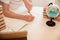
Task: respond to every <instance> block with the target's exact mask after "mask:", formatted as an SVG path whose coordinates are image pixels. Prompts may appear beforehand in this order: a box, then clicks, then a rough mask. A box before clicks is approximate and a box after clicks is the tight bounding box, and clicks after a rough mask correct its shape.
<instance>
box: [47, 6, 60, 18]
mask: <svg viewBox="0 0 60 40" xmlns="http://www.w3.org/2000/svg"><path fill="white" fill-rule="evenodd" d="M46 13H47V15H48V17H51V18H55V17H57V16H58V15H59V8H58V6H56V5H51V6H48V9H47V10H46Z"/></svg>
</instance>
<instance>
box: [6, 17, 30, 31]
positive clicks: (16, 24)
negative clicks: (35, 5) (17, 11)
mask: <svg viewBox="0 0 60 40" xmlns="http://www.w3.org/2000/svg"><path fill="white" fill-rule="evenodd" d="M5 22H6V26H7V27H8V28H9V29H11V30H12V31H14V32H16V31H18V30H20V29H23V28H24V27H23V26H24V25H26V24H27V25H26V26H28V25H29V22H27V21H24V20H20V19H13V18H7V17H5ZM22 27H23V28H22Z"/></svg>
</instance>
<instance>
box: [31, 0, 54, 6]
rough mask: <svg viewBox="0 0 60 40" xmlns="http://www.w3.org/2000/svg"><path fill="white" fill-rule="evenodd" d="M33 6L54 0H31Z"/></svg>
mask: <svg viewBox="0 0 60 40" xmlns="http://www.w3.org/2000/svg"><path fill="white" fill-rule="evenodd" d="M32 1H33V5H34V6H41V7H43V6H44V5H46V4H48V3H49V2H54V0H32Z"/></svg>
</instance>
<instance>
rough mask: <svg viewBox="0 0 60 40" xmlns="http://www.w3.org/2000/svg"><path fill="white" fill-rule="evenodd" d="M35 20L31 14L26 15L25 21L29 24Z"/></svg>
mask: <svg viewBox="0 0 60 40" xmlns="http://www.w3.org/2000/svg"><path fill="white" fill-rule="evenodd" d="M33 19H34V16H32V15H31V14H30V15H25V17H24V20H26V21H28V22H30V21H33Z"/></svg>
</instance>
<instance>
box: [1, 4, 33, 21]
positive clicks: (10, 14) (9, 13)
mask: <svg viewBox="0 0 60 40" xmlns="http://www.w3.org/2000/svg"><path fill="white" fill-rule="evenodd" d="M2 6H3V14H4V15H5V16H7V17H11V18H17V19H22V20H26V21H32V20H33V19H34V17H33V16H32V15H21V14H16V13H14V12H12V11H10V10H9V5H8V4H5V3H3V4H2Z"/></svg>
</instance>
